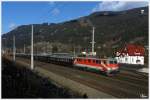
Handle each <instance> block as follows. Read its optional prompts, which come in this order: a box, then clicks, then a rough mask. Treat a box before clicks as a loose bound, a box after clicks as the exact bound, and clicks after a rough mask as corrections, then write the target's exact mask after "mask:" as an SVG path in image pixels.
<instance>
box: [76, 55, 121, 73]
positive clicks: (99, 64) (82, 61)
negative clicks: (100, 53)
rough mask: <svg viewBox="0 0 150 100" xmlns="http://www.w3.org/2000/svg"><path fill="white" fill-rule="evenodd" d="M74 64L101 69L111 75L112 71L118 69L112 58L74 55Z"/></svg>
mask: <svg viewBox="0 0 150 100" xmlns="http://www.w3.org/2000/svg"><path fill="white" fill-rule="evenodd" d="M74 66H77V67H83V68H88V69H91V70H97V71H101V72H104V73H106V74H107V75H113V74H114V72H115V73H116V72H118V71H119V66H118V63H117V61H116V60H115V59H112V58H107V59H99V58H88V57H76V58H74Z"/></svg>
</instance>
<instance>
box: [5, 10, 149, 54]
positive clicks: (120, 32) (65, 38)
mask: <svg viewBox="0 0 150 100" xmlns="http://www.w3.org/2000/svg"><path fill="white" fill-rule="evenodd" d="M141 10H144V13H143V14H141ZM93 26H94V27H95V42H96V44H95V50H96V51H97V53H98V54H99V55H107V56H111V55H113V54H114V52H115V51H116V50H117V49H118V48H121V47H122V46H123V45H125V44H127V43H133V44H139V45H143V46H145V45H146V46H147V45H148V7H142V8H135V9H130V10H126V11H118V12H113V11H103V12H95V13H92V14H90V15H88V16H85V17H81V18H78V19H74V20H70V21H66V22H62V23H58V24H55V23H50V24H49V23H43V24H34V48H35V50H37V51H36V52H43V51H44V50H48V51H49V52H50V51H52V50H53V48H54V47H55V49H56V50H57V51H58V52H71V51H73V49H74V48H75V50H76V51H79V50H81V49H82V50H83V49H84V48H86V49H87V48H88V49H91V44H90V42H91V36H92V27H93ZM13 35H15V36H16V47H17V48H18V52H19V50H20V51H22V50H23V47H24V44H25V45H26V47H27V46H28V48H27V50H28V51H30V49H29V47H30V40H31V25H21V26H19V27H17V28H16V29H14V30H12V31H10V32H8V33H6V34H3V35H2V38H6V40H5V45H7V47H9V48H11V47H12V43H13V42H12V39H13V38H12V37H13ZM3 43H4V40H3ZM27 50H26V51H27ZM48 51H47V52H48Z"/></svg>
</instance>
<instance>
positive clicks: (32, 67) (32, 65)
mask: <svg viewBox="0 0 150 100" xmlns="http://www.w3.org/2000/svg"><path fill="white" fill-rule="evenodd" d="M31 29H32V30H31V70H33V69H34V58H33V25H32V26H31Z"/></svg>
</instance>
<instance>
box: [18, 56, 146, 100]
mask: <svg viewBox="0 0 150 100" xmlns="http://www.w3.org/2000/svg"><path fill="white" fill-rule="evenodd" d="M16 60H20V61H23V62H25V63H30V60H29V59H26V58H21V57H17V58H16ZM35 66H38V67H39V66H40V67H42V68H44V69H46V70H48V71H51V72H54V73H56V74H59V75H62V76H64V77H66V78H68V79H71V80H74V81H77V82H79V83H82V84H85V85H87V86H89V87H92V88H94V89H97V90H99V91H102V92H104V93H108V94H110V95H112V96H115V97H117V98H143V97H146V98H148V76H147V75H144V74H141V73H140V74H138V73H135V72H130V71H120V73H119V74H117V75H115V76H114V77H107V76H105V75H101V74H97V73H92V72H88V71H82V70H77V69H74V68H72V67H71V66H67V67H66V66H63V65H56V64H51V63H46V62H40V61H35Z"/></svg>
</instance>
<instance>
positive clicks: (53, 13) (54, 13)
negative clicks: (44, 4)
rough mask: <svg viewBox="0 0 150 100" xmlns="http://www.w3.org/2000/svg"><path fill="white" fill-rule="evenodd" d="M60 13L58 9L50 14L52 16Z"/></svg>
mask: <svg viewBox="0 0 150 100" xmlns="http://www.w3.org/2000/svg"><path fill="white" fill-rule="evenodd" d="M59 13H60V10H59V9H58V8H54V9H53V10H52V11H51V14H52V15H54V16H55V15H58V14H59Z"/></svg>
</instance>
